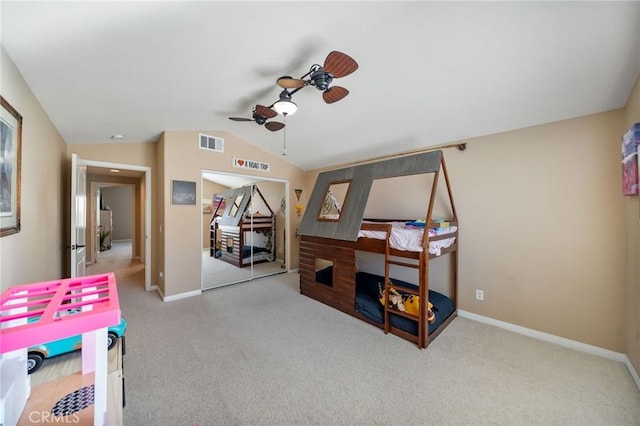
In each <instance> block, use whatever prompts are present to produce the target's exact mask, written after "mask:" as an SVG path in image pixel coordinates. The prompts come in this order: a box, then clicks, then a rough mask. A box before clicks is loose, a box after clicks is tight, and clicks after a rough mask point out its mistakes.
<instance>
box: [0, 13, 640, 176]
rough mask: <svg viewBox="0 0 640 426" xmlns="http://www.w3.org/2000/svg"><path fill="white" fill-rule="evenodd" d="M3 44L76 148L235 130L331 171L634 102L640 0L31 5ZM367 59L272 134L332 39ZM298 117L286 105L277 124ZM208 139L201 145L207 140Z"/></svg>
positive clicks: (312, 95) (301, 103) (302, 96)
mask: <svg viewBox="0 0 640 426" xmlns="http://www.w3.org/2000/svg"><path fill="white" fill-rule="evenodd" d="M0 8H1V10H0V11H1V16H2V17H1V19H2V22H1V24H2V39H1V42H2V45H3V46H4V48H5V49H6V51H7V53H8V55H9V56H10V57H11V59H12V60H13V62H14V63H15V64H16V66H17V68H18V69H19V70H20V72H21V73H22V75H23V77H24V78H25V80H26V82H27V84H28V85H29V86H30V87H31V89H32V91H33V92H34V93H35V96H36V97H37V98H38V100H39V101H40V103H41V104H42V106H43V107H44V109H45V110H46V111H47V113H48V114H49V116H50V118H51V120H52V121H53V123H54V124H55V126H56V127H57V129H58V130H59V132H60V133H61V135H62V136H63V138H64V139H65V140H66V141H67V143H70V144H74V143H103V142H112V143H122V142H121V141H117V140H112V139H110V137H111V136H112V135H114V134H122V135H124V139H123V140H124V141H125V142H152V141H156V140H157V139H158V136H159V135H160V133H161V132H162V131H164V130H211V131H226V132H230V133H232V134H235V135H237V136H238V137H240V138H242V139H244V140H246V141H247V142H249V143H251V144H253V145H256V146H258V147H260V148H262V149H264V150H266V151H269V152H271V153H273V154H275V155H281V154H282V151H283V144H284V142H285V137H286V144H287V151H286V153H287V155H286V157H284V158H285V159H286V160H287V161H289V162H291V163H293V164H296V165H298V166H299V167H301V168H303V169H312V168H319V167H324V166H327V165H332V164H339V163H345V162H349V161H355V160H360V159H366V158H371V157H374V156H379V155H384V154H390V153H395V152H400V151H408V150H414V149H418V148H421V147H426V146H436V145H441V144H446V143H450V142H454V141H458V140H463V139H465V138H469V137H474V136H481V135H486V134H492V133H497V132H502V131H507V130H512V129H517V128H522V127H527V126H533V125H537V124H542V123H548V122H553V121H558V120H564V119H568V118H573V117H578V116H582V115H587V114H592V113H597V112H602V111H608V110H612V109H616V108H620V107H623V106H624V105H625V104H626V102H627V99H628V96H629V94H630V91H631V89H632V87H633V84H634V82H635V80H636V78H637V76H638V74H639V73H640V2H605V1H602V2H593V1H588V2H581V1H568V2H559V1H554V2H551V1H549V2H521V1H515V2H416V1H412V2H403V1H375V2H363V1H357V2H317V1H298V2H290V1H278V2H269V1H260V2H245V1H234V2H231V1H223V2H218V1H208V2H207V1H201V2H189V1H182V2H153V1H145V2H55V1H46V2H13V1H2V3H1V4H0ZM333 50H337V51H341V52H344V53H346V54H348V55H349V56H351V57H352V58H353V59H355V60H356V61H357V63H358V64H359V68H358V70H357V71H355V72H354V73H353V74H351V75H348V76H346V77H343V78H339V79H335V80H334V82H333V83H332V85H334V86H343V87H345V88H347V89H348V90H349V91H350V94H349V95H348V96H347V97H345V98H344V99H342V100H340V101H339V102H336V103H334V104H326V103H325V102H324V101H323V99H322V96H321V93H320V92H319V91H318V90H316V89H315V88H313V87H305V88H303V89H301V90H300V91H298V92H297V93H295V94H294V96H293V101H294V102H295V103H296V104H297V105H298V111H297V112H296V114H295V115H291V116H289V117H287V119H286V127H285V129H283V130H280V131H277V132H271V131H269V130H267V129H266V128H265V127H264V126H260V125H257V124H256V123H253V122H235V121H231V120H229V119H228V118H229V117H231V116H240V117H249V118H250V117H251V111H252V108H253V107H254V106H255V105H256V104H261V105H266V106H269V105H271V104H272V103H273V102H275V101H276V100H277V99H278V95H279V93H280V92H281V90H282V89H281V88H280V87H278V86H277V84H276V80H277V79H278V77H280V76H284V75H288V76H292V77H295V78H299V77H301V76H302V75H304V74H306V73H307V72H308V71H309V69H310V67H311V66H312V65H314V64H320V65H322V64H323V62H324V60H325V58H326V56H327V54H328V53H329V52H330V51H333ZM274 120H276V121H283V117H281V116H280V117H278V118H275V119H274ZM194 143H195V142H194Z"/></svg>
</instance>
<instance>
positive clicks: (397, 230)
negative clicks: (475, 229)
mask: <svg viewBox="0 0 640 426" xmlns="http://www.w3.org/2000/svg"><path fill="white" fill-rule="evenodd" d="M389 223H390V224H391V236H390V237H389V246H391V248H394V249H396V250H401V251H414V252H421V251H422V236H423V234H424V228H420V227H416V226H408V225H406V224H405V223H404V222H389ZM457 229H458V228H457V227H456V226H450V227H447V228H442V229H439V230H434V229H429V235H430V236H436V235H446V234H453V233H455V232H456V230H457ZM361 237H365V238H375V239H378V240H384V239H386V238H387V233H386V232H384V231H365V230H362V229H361V230H360V231H359V232H358V238H361ZM455 241H456V239H455V237H451V238H444V239H442V240H436V241H429V253H431V254H435V255H437V256H439V255H440V254H441V252H442V249H443V248H447V247H450V246H451V245H453V243H454V242H455Z"/></svg>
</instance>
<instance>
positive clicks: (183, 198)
mask: <svg viewBox="0 0 640 426" xmlns="http://www.w3.org/2000/svg"><path fill="white" fill-rule="evenodd" d="M171 204H186V205H194V206H195V205H196V183H195V182H189V181H185V180H174V181H171Z"/></svg>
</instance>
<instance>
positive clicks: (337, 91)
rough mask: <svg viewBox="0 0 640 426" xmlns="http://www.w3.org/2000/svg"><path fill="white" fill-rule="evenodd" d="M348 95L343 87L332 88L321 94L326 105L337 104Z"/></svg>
mask: <svg viewBox="0 0 640 426" xmlns="http://www.w3.org/2000/svg"><path fill="white" fill-rule="evenodd" d="M348 94H349V91H348V90H347V89H345V88H344V87H340V86H333V87H329V88H328V89H327V90H325V91H324V92H322V99H324V101H325V102H326V103H328V104H332V103H334V102H338V101H339V100H340V99H342V98H344V97H345V96H347V95H348Z"/></svg>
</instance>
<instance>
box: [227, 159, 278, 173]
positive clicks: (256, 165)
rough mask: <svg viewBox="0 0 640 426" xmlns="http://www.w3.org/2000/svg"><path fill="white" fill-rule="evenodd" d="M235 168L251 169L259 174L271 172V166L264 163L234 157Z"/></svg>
mask: <svg viewBox="0 0 640 426" xmlns="http://www.w3.org/2000/svg"><path fill="white" fill-rule="evenodd" d="M233 167H237V168H239V169H250V170H256V171H259V172H267V173H269V172H271V165H270V164H269V163H263V162H262V161H255V160H247V159H246V158H238V157H233Z"/></svg>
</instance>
